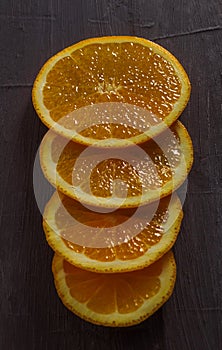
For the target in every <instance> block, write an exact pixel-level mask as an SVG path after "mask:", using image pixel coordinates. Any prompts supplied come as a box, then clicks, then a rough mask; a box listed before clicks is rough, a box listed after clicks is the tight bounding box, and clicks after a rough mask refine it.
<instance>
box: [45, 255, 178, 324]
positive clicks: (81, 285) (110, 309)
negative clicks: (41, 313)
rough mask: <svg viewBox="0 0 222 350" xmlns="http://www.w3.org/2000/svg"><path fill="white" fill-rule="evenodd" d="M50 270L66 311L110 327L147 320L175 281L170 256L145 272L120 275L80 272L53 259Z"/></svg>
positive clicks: (169, 292) (164, 299)
mask: <svg viewBox="0 0 222 350" xmlns="http://www.w3.org/2000/svg"><path fill="white" fill-rule="evenodd" d="M52 270H53V274H54V280H55V286H56V289H57V292H58V295H59V297H60V298H61V300H62V302H63V304H64V305H65V306H66V307H67V308H68V309H69V310H71V311H72V312H73V313H74V314H76V315H78V316H80V317H81V318H83V319H85V320H87V321H89V322H92V323H95V324H99V325H103V326H112V327H121V326H122V327H124V326H131V325H134V324H138V323H140V322H142V321H143V320H145V319H146V318H148V317H149V316H151V315H152V314H153V313H154V312H155V311H156V310H157V309H159V308H160V307H161V306H162V305H163V304H164V303H165V302H166V301H167V300H168V299H169V297H170V295H171V294H172V291H173V287H174V283H175V278H176V264H175V260H174V257H173V253H172V252H168V253H167V254H166V255H164V256H163V257H162V258H161V259H160V260H158V261H157V262H156V263H154V264H153V265H151V266H149V267H146V268H145V269H142V270H139V271H133V272H125V273H121V274H116V273H114V274H98V273H95V272H89V271H85V270H81V269H79V268H77V267H74V266H73V265H71V264H69V263H68V262H67V261H65V260H64V259H63V258H62V257H59V256H57V255H55V256H54V259H53V263H52Z"/></svg>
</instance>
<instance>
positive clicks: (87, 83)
mask: <svg viewBox="0 0 222 350" xmlns="http://www.w3.org/2000/svg"><path fill="white" fill-rule="evenodd" d="M180 93H181V83H180V81H179V79H178V77H177V76H176V73H175V70H174V68H173V67H172V65H171V64H170V63H169V62H167V60H165V59H164V58H163V57H161V56H160V55H158V54H156V53H154V52H153V49H152V48H148V47H144V46H143V45H141V44H138V43H129V42H124V43H119V44H118V43H113V44H112V43H106V44H91V45H88V46H85V47H83V48H82V49H79V50H76V51H74V52H72V53H71V55H70V56H67V57H64V58H62V59H60V60H59V61H58V62H57V63H56V64H55V65H54V67H53V68H52V69H51V71H50V72H49V73H48V75H47V79H46V84H45V86H44V89H43V96H44V104H45V106H46V108H47V109H49V111H50V116H51V118H52V119H53V120H55V121H58V120H59V119H61V118H62V117H65V116H66V115H68V114H69V113H70V112H72V111H74V110H77V109H79V108H80V107H83V106H88V105H92V104H98V103H101V102H122V103H128V104H131V105H135V106H138V107H141V108H144V109H145V110H148V111H150V112H152V115H153V116H156V117H157V118H158V119H159V118H160V120H162V119H164V118H165V117H166V116H167V115H168V114H169V113H170V112H171V111H172V109H173V107H174V104H175V102H176V101H177V100H178V98H179V97H180ZM82 119H84V114H83V115H82ZM92 120H93V117H92ZM127 125H129V123H127ZM69 127H70V128H72V129H75V128H76V126H75V119H73V120H72V122H71V123H69ZM139 133H140V131H139V130H138V128H137V127H135V128H133V127H129V126H125V125H123V124H122V125H121V123H118V124H116V125H115V124H112V123H109V122H105V121H104V122H102V123H101V124H99V125H98V123H97V125H93V126H89V127H86V128H85V129H84V130H82V131H80V134H82V135H83V136H87V137H91V138H94V139H104V138H110V137H115V138H128V137H132V136H135V135H138V134H139Z"/></svg>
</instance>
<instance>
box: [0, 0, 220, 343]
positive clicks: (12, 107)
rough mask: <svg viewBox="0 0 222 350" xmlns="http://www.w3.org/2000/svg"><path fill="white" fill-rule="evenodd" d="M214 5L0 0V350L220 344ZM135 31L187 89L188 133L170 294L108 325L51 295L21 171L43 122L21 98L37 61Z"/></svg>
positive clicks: (47, 254)
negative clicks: (189, 150)
mask: <svg viewBox="0 0 222 350" xmlns="http://www.w3.org/2000/svg"><path fill="white" fill-rule="evenodd" d="M221 14H222V6H221V2H220V0H212V1H207V0H195V1H194V0H178V1H176V0H168V1H164V0H155V1H154V0H151V1H146V0H137V1H132V0H104V1H100V0H75V1H69V0H48V1H45V0H39V1H34V0H16V1H15V0H2V1H1V3H0V20H1V21H0V43H1V44H0V45H1V56H0V67H1V75H0V93H1V103H0V122H1V125H0V128H1V139H0V143H1V153H0V170H1V172H0V189H1V203H0V216H1V223H0V227H1V236H0V240H1V242H0V247H1V248H0V286H1V287H0V296H1V298H0V305H1V309H0V315H1V316H0V349H4V350H14V349H16V350H18V349H22V350H26V349H29V350H30V349H31V350H48V349H59V350H63V349H64V350H69V349H75V350H85V349H87V350H100V349H110V350H125V349H127V350H131V349H140V350H147V349H152V350H178V349H180V350H212V349H214V350H220V349H221V348H222V335H221V333H222V332H221V326H222V262H221V261H222V259H221V257H222V235H221V232H222V214H221V207H222V118H221V114H222V108H221V106H222V49H221V42H222V21H221V19H222V17H221ZM124 34H126V35H137V36H143V37H145V38H148V39H151V40H154V41H156V42H158V43H160V44H161V45H163V46H164V47H166V48H167V49H168V50H170V51H171V52H172V53H173V54H175V56H176V57H178V59H179V60H180V61H181V62H182V64H183V65H184V67H185V68H186V70H187V72H188V75H189V77H190V79H191V83H192V95H191V99H190V102H189V105H188V107H187V108H186V110H185V112H184V113H183V115H182V117H181V120H182V121H183V122H184V124H185V125H186V126H187V128H188V130H189V132H190V134H191V137H192V139H193V144H194V150H195V162H194V167H193V170H192V172H191V174H190V176H189V186H188V195H187V200H186V203H185V206H184V212H185V217H184V220H183V225H182V229H181V233H180V235H179V238H178V240H177V243H176V245H175V248H174V251H175V255H176V260H177V265H178V277H177V283H176V288H175V292H174V294H173V296H172V297H171V299H170V300H169V301H168V302H167V304H166V305H165V306H164V307H163V308H162V309H161V310H159V311H158V312H157V313H156V314H155V315H153V316H152V317H151V318H150V319H148V320H147V321H145V322H143V323H142V324H141V325H139V326H135V327H130V328H126V329H109V328H103V327H98V326H94V325H91V324H88V323H86V322H84V321H82V320H80V319H79V318H78V317H76V316H74V315H73V314H71V313H70V312H69V311H68V310H66V308H65V307H64V306H63V305H62V303H61V302H60V300H59V299H58V297H57V295H56V292H55V289H54V285H53V279H52V274H51V259H52V251H51V250H50V248H49V247H48V246H47V244H46V242H45V239H44V234H43V232H42V227H41V215H40V213H39V211H38V208H37V205H36V203H35V197H34V193H33V185H32V174H33V163H34V159H35V154H36V151H37V149H38V146H39V144H40V141H41V139H42V137H43V135H44V133H45V132H46V128H45V127H44V126H43V125H42V124H41V122H40V121H39V119H38V118H37V116H36V114H35V112H34V110H33V107H32V103H31V86H32V84H33V81H34V79H35V76H36V74H37V72H38V70H39V69H40V67H41V66H42V64H43V63H44V62H45V61H46V60H47V59H48V58H49V57H50V55H52V54H54V53H56V52H57V51H58V50H61V49H62V48H63V47H65V46H67V45H70V44H72V43H75V42H77V41H79V40H81V39H84V38H87V37H94V36H101V35H124Z"/></svg>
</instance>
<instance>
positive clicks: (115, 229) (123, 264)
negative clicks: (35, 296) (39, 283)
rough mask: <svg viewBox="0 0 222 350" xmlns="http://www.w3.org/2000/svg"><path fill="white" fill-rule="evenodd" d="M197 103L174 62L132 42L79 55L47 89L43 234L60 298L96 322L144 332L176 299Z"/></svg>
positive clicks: (75, 49)
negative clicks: (192, 112) (183, 191)
mask: <svg viewBox="0 0 222 350" xmlns="http://www.w3.org/2000/svg"><path fill="white" fill-rule="evenodd" d="M189 95H190V83H189V79H188V77H187V75H186V73H185V71H184V69H183V67H182V66H181V64H180V63H179V62H178V61H177V59H176V58H175V57H174V56H173V55H172V54H170V53H169V52H168V51H167V50H166V49H164V48H162V47H161V46H159V45H157V44H155V43H153V42H151V41H148V40H145V39H142V38H136V37H127V36H119V37H118V36H116V37H102V38H94V39H88V40H84V41H82V42H80V43H78V44H75V45H73V46H70V47H68V48H66V49H64V50H63V51H61V52H59V53H58V54H57V55H55V56H53V57H52V58H50V59H49V60H48V61H47V62H46V63H45V65H44V66H43V68H42V69H41V70H40V72H39V74H38V76H37V78H36V80H35V83H34V87H33V104H34V107H35V109H36V112H37V114H38V115H39V117H40V118H41V120H42V121H43V123H45V124H46V125H47V126H48V127H49V128H50V131H49V132H48V133H47V134H46V135H45V137H44V139H43V142H42V144H41V147H40V162H41V167H42V170H43V173H44V175H45V177H46V178H47V179H48V181H49V182H50V183H51V184H52V185H53V186H54V187H55V188H56V191H55V193H54V194H53V196H52V198H51V199H50V200H49V202H48V203H47V205H46V207H45V211H44V213H43V229H44V232H45V235H46V239H47V241H48V243H49V245H50V246H51V247H52V249H53V250H54V251H55V256H54V259H53V263H52V270H53V274H54V280H55V286H56V289H57V292H58V294H59V296H60V298H61V300H62V302H63V303H64V304H65V306H66V307H67V308H69V309H70V310H71V311H72V312H73V313H75V314H76V315H78V316H80V317H82V318H84V319H85V320H88V321H90V322H92V323H95V324H100V325H104V326H129V325H133V324H137V323H140V322H141V321H143V320H144V319H146V318H147V317H149V316H150V315H151V314H153V313H154V312H155V311H156V310H157V309H158V308H160V306H161V305H163V303H164V302H165V301H166V300H167V299H168V298H169V297H170V295H171V293H172V291H173V287H174V284H175V279H176V264H175V260H174V256H173V253H172V252H171V251H170V249H171V247H172V246H173V244H174V243H175V241H176V238H177V235H178V232H179V230H180V225H181V221H182V217H183V210H182V204H181V200H180V199H179V197H178V195H177V193H176V190H177V189H178V188H179V187H180V186H181V185H182V184H183V183H184V181H185V180H186V178H187V175H188V173H189V171H190V169H191V166H192V162H193V149H192V142H191V139H190V137H189V134H188V132H187V130H186V129H185V127H184V126H183V125H182V123H181V122H179V121H177V119H178V117H179V115H180V114H181V113H182V111H183V110H184V108H185V107H186V104H187V102H188V100H189Z"/></svg>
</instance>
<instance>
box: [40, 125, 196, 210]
mask: <svg viewBox="0 0 222 350" xmlns="http://www.w3.org/2000/svg"><path fill="white" fill-rule="evenodd" d="M107 152H108V153H107ZM40 161H41V166H42V169H43V172H44V174H45V176H46V178H47V179H48V180H49V182H50V183H51V184H53V185H54V186H55V187H57V189H58V190H59V191H61V192H63V193H64V194H66V195H67V196H69V197H71V198H74V199H76V200H78V201H80V202H81V203H88V204H90V205H95V206H101V207H113V208H117V207H137V206H138V205H141V204H145V203H150V202H152V201H155V200H158V199H159V198H162V197H164V196H167V195H169V194H170V193H171V192H172V191H174V190H175V189H177V188H178V187H179V186H180V185H181V184H182V183H183V182H184V180H185V179H186V177H187V174H188V172H189V171H190V169H191V166H192V162H193V149H192V142H191V139H190V137H189V135H188V133H187V130H186V129H185V127H184V126H183V125H182V124H181V123H180V122H176V123H175V124H174V125H173V126H172V127H171V128H170V129H168V130H166V131H165V132H164V133H162V134H161V135H159V136H158V137H157V138H156V139H155V140H149V141H147V142H146V143H144V144H142V145H141V147H140V146H136V145H134V146H131V147H127V148H121V149H112V150H111V149H101V148H93V147H85V146H82V145H79V144H76V143H74V142H72V141H69V142H68V141H67V139H65V138H62V137H61V136H59V135H56V134H55V133H53V132H51V131H50V132H48V133H47V134H46V135H45V137H44V139H43V142H42V144H41V148H40Z"/></svg>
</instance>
